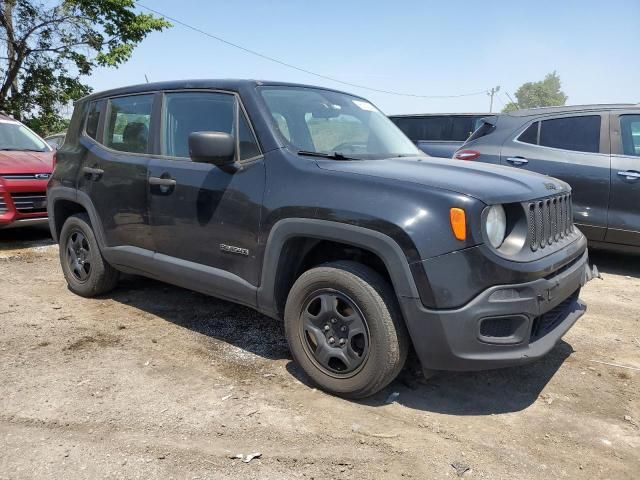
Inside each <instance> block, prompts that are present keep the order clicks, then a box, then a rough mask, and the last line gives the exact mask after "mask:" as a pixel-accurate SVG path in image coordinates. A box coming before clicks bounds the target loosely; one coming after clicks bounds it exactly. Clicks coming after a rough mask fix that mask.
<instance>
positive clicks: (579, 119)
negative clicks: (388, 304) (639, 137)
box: [501, 113, 611, 241]
mask: <svg viewBox="0 0 640 480" xmlns="http://www.w3.org/2000/svg"><path fill="white" fill-rule="evenodd" d="M501 163H502V164H504V165H509V166H513V167H517V168H521V169H525V170H531V171H534V172H538V173H542V174H545V175H549V176H551V177H556V178H559V179H560V180H564V181H565V182H567V183H569V184H570V185H571V188H572V190H573V194H572V195H573V210H574V220H575V222H576V223H577V224H578V225H579V226H580V228H581V230H582V231H583V232H584V233H585V235H586V236H587V237H588V238H589V239H590V240H596V241H597V240H604V237H605V233H606V229H607V214H608V207H609V190H610V174H609V170H610V166H611V159H610V144H609V117H608V115H607V114H606V113H604V114H600V113H597V114H596V113H583V114H579V115H576V114H573V115H561V116H554V117H544V118H539V119H536V120H533V121H530V122H528V123H527V124H526V125H525V126H524V127H523V128H522V129H520V130H518V132H517V133H516V135H515V136H514V137H513V138H512V139H511V140H508V141H507V142H506V143H505V144H504V146H503V148H502V151H501ZM549 193H550V194H551V193H553V192H549Z"/></svg>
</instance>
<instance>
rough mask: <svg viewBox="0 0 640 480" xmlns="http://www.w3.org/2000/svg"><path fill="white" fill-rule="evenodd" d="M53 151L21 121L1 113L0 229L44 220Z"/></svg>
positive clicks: (45, 217) (44, 221)
mask: <svg viewBox="0 0 640 480" xmlns="http://www.w3.org/2000/svg"><path fill="white" fill-rule="evenodd" d="M53 163H54V152H53V150H52V149H51V147H50V146H49V145H48V144H47V143H46V142H45V141H44V140H43V139H41V138H40V137H39V136H38V135H36V134H35V133H34V132H33V131H31V130H30V129H29V128H27V127H26V126H25V125H23V124H22V123H20V122H18V121H17V120H14V119H13V118H11V117H8V116H6V115H0V228H5V227H19V226H26V225H35V224H46V223H47V200H46V189H47V182H48V181H49V177H50V176H51V172H52V170H53Z"/></svg>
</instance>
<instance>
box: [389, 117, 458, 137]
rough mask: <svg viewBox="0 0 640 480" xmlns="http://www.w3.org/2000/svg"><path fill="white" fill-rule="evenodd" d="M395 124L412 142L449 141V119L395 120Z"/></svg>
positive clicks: (416, 118)
mask: <svg viewBox="0 0 640 480" xmlns="http://www.w3.org/2000/svg"><path fill="white" fill-rule="evenodd" d="M393 121H394V123H395V124H396V125H397V126H398V128H399V129H400V130H402V132H403V133H404V134H405V135H406V136H407V137H409V139H410V140H413V141H414V142H417V141H418V140H426V141H429V140H441V141H442V140H448V137H449V135H450V121H449V118H448V117H406V118H394V119H393Z"/></svg>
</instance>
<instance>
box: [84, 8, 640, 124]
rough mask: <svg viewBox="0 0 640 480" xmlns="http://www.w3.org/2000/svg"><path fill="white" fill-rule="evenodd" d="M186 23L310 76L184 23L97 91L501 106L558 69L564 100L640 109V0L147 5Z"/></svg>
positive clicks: (104, 78)
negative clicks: (234, 84) (268, 91)
mask: <svg viewBox="0 0 640 480" xmlns="http://www.w3.org/2000/svg"><path fill="white" fill-rule="evenodd" d="M140 3H142V4H143V5H147V6H149V7H151V8H153V9H155V10H158V11H160V12H162V13H164V14H166V15H168V16H170V17H173V18H175V19H177V20H180V21H181V22H184V23H187V24H190V25H192V26H194V27H197V28H199V29H201V30H204V31H207V32H209V33H211V34H213V35H216V36H219V37H222V38H224V39H225V40H228V41H229V42H233V43H236V44H239V45H241V46H243V47H246V48H249V49H252V50H255V51H258V52H260V53H262V54H264V55H268V56H270V57H275V58H277V59H279V60H282V61H283V62H286V63H290V64H293V65H296V66H298V67H300V68H303V69H305V70H310V71H313V72H317V73H319V74H322V75H325V76H329V77H333V78H337V79H340V80H343V81H344V82H348V83H353V84H358V85H364V86H368V87H371V88H374V89H382V90H393V91H396V92H401V93H410V94H415V95H430V96H439V95H461V94H467V93H472V92H479V91H483V93H480V94H478V95H473V96H464V97H458V98H440V99H426V98H415V97H407V96H401V95H390V94H384V93H378V92H373V91H368V90H366V89H364V88H358V87H354V86H348V85H344V84H340V83H337V82H333V81H330V80H326V79H323V78H319V77H316V76H313V75H310V74H307V73H303V72H299V71H296V70H293V69H290V68H287V67H285V66H282V65H279V64H276V63H273V62H270V61H267V60H265V59H263V58H259V57H256V56H253V55H250V54H248V53H246V52H243V51H241V50H239V49H236V48H233V47H230V46H228V45H225V44H224V43H221V42H219V41H216V40H214V39H212V38H209V37H207V36H205V35H203V34H201V33H197V32H194V31H192V30H189V29H187V28H185V27H183V26H181V25H178V24H174V26H173V27H172V28H170V29H168V30H165V31H163V32H161V33H153V34H150V35H149V36H148V37H147V38H146V39H145V40H144V41H143V42H142V43H141V44H140V45H139V47H138V48H137V49H136V50H135V52H134V54H133V56H132V58H131V59H130V60H129V61H128V62H127V63H126V64H124V65H122V66H121V67H120V68H118V69H98V70H96V71H95V72H94V74H93V75H92V76H91V77H90V78H89V79H88V83H89V84H90V85H91V86H92V87H93V88H94V89H95V90H96V91H99V90H105V89H109V88H114V87H118V86H124V85H132V84H136V83H144V82H145V75H146V76H147V77H148V79H149V80H150V81H152V82H153V81H162V80H179V79H190V78H191V79H193V78H253V79H262V80H281V81H288V82H298V83H305V84H311V85H320V86H324V87H330V88H336V89H339V90H343V91H347V92H351V93H354V94H357V95H360V96H363V97H365V98H368V99H369V100H370V101H372V102H373V103H374V104H376V105H377V106H378V107H379V108H380V109H382V111H384V112H385V113H387V114H398V113H423V112H424V113H428V112H452V113H453V112H487V111H488V110H489V102H490V99H489V97H488V95H487V94H486V93H484V92H486V91H487V90H489V89H490V88H491V87H495V86H500V87H501V89H500V92H499V93H498V95H497V96H496V98H495V100H494V111H495V110H496V109H502V107H503V106H504V104H505V103H507V102H508V97H507V95H506V93H508V94H510V95H511V96H512V97H513V96H514V93H515V91H516V90H517V89H518V87H519V86H520V85H521V84H522V83H524V82H528V81H537V80H541V79H543V78H544V76H545V75H546V74H547V73H550V72H552V71H554V70H555V71H557V72H558V74H559V75H560V78H561V81H562V88H563V91H564V92H565V93H566V94H567V95H568V97H569V99H568V101H567V104H583V103H614V102H640V91H639V89H638V84H639V83H640V82H639V80H640V26H639V25H640V0H608V1H599V0H582V1H574V0H555V1H547V0H536V1H533V2H532V1H526V2H525V1H520V2H518V1H513V0H512V1H498V0H496V1H491V0H484V1H481V2H477V1H476V2H471V1H461V0H448V1H446V2H442V1H437V2H436V1H431V0H422V1H413V0H412V1H403V0H397V1H394V2H389V1H384V2H383V1H377V2H376V1H371V0H369V1H361V0H341V1H336V0H322V1H317V2H309V1H302V0H300V1H293V0H271V1H253V0H251V1H250V0H234V1H233V2H229V1H219V0H208V1H196V0H180V1H175V0H140Z"/></svg>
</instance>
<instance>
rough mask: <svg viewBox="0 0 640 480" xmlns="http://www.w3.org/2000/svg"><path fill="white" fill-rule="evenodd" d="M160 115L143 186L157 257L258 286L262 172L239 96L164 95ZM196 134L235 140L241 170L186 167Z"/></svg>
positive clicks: (209, 93) (192, 164)
mask: <svg viewBox="0 0 640 480" xmlns="http://www.w3.org/2000/svg"><path fill="white" fill-rule="evenodd" d="M160 117H161V126H160V152H161V156H157V157H154V158H153V159H152V160H151V162H150V163H149V179H150V180H151V182H150V184H149V187H148V188H149V213H150V217H151V232H152V235H153V238H154V242H155V246H156V251H157V258H158V259H160V260H164V261H165V262H167V263H175V262H178V263H179V264H180V265H181V266H183V267H186V268H187V269H199V268H200V266H205V267H207V266H208V267H214V268H217V269H221V270H224V271H227V272H230V273H232V274H234V275H236V276H238V277H240V278H242V279H243V280H245V281H247V282H249V283H251V284H253V285H257V284H258V283H259V282H258V280H259V279H258V275H259V272H260V268H259V265H258V263H259V262H258V257H257V250H258V232H259V225H260V215H261V211H262V210H261V209H262V207H261V205H262V197H263V193H264V185H265V167H264V162H263V157H262V154H261V152H260V149H259V147H258V144H257V141H256V139H255V136H254V134H253V130H252V128H251V126H250V124H249V121H248V119H247V116H246V114H245V112H244V110H243V108H242V107H241V104H240V102H239V98H238V97H237V96H236V95H235V94H233V93H227V92H219V91H215V92H213V91H176V92H166V93H165V94H164V95H163V99H162V108H161V115H160ZM199 131H218V132H225V133H230V134H232V135H234V136H235V137H236V140H237V143H236V155H237V157H236V158H237V162H238V164H239V165H240V166H241V168H240V169H239V170H237V171H234V170H233V169H226V168H220V167H216V166H214V165H211V164H207V163H197V162H192V161H191V159H190V158H189V143H188V139H189V134H190V133H191V132H199ZM157 179H160V180H162V181H164V183H167V184H168V185H158V183H162V182H159V181H158V180H157Z"/></svg>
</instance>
